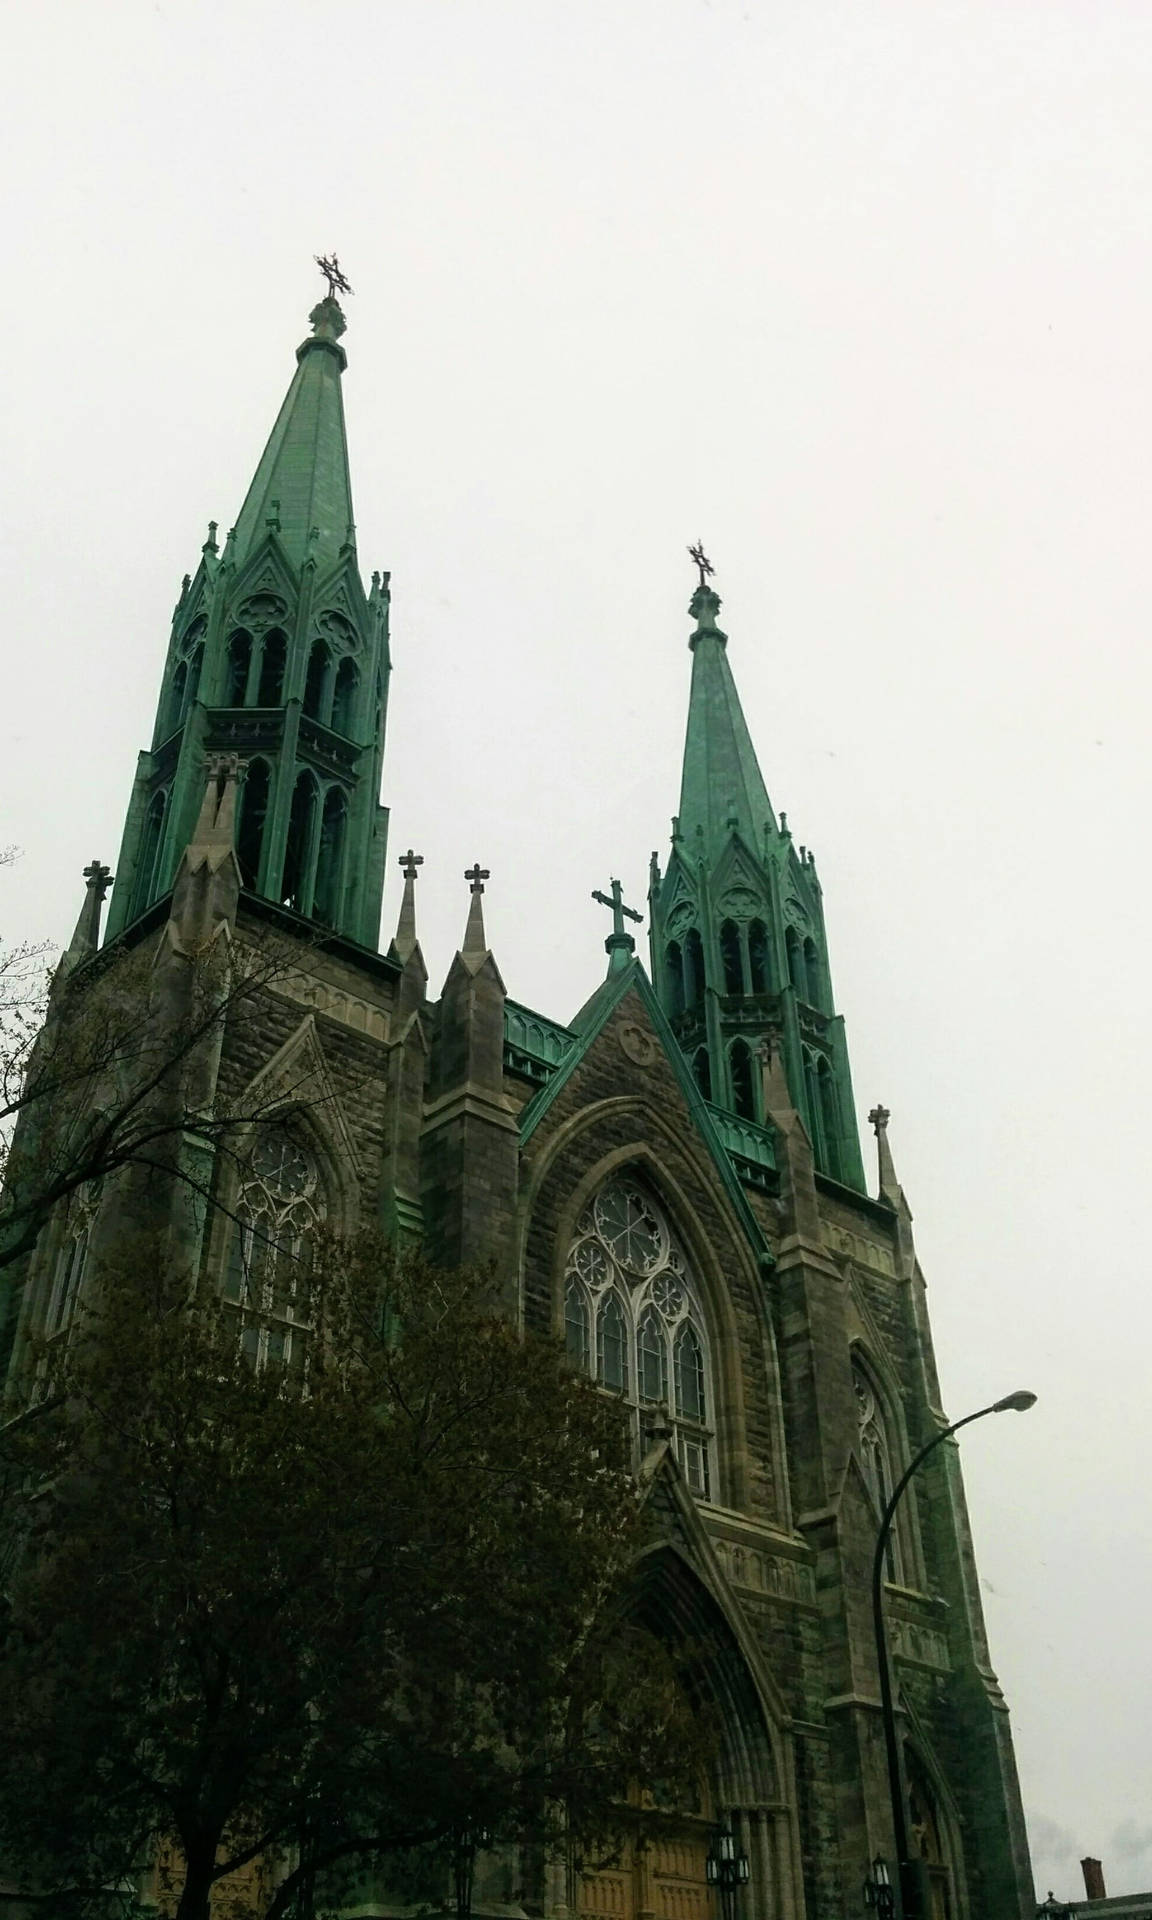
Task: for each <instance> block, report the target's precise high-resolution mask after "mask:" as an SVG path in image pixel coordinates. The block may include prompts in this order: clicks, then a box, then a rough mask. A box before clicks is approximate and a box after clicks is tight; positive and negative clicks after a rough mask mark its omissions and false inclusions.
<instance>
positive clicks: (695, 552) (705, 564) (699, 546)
mask: <svg viewBox="0 0 1152 1920" xmlns="http://www.w3.org/2000/svg"><path fill="white" fill-rule="evenodd" d="M688 551H689V553H690V554H691V555H692V558H693V560H694V561H695V562H696V565H697V566H698V567H699V569H700V585H701V586H702V587H706V586H707V585H708V575H709V574H710V573H715V571H716V569H715V567H714V566H713V565H712V562H711V560H709V558H708V555H707V554H706V553H705V551H704V542H703V540H697V542H696V545H695V546H694V547H689V549H688Z"/></svg>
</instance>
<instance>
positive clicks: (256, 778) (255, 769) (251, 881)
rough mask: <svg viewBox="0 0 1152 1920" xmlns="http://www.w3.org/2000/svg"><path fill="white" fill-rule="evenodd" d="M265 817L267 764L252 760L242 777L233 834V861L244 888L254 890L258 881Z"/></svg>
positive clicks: (266, 813) (266, 808) (266, 805)
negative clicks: (234, 857)
mask: <svg viewBox="0 0 1152 1920" xmlns="http://www.w3.org/2000/svg"><path fill="white" fill-rule="evenodd" d="M267 817H268V762H267V761H266V760H253V761H252V762H251V763H250V765H249V768H248V771H247V773H246V774H245V776H244V786H243V789H242V791H241V794H240V823H239V826H238V828H237V831H236V858H237V859H238V860H239V862H240V878H241V881H242V882H243V884H244V886H246V887H249V888H254V887H255V886H256V885H257V883H258V881H259V879H260V855H261V852H262V850H263V846H264V822H265V820H266V819H267Z"/></svg>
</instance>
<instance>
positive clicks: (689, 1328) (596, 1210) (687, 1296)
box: [564, 1177, 712, 1500]
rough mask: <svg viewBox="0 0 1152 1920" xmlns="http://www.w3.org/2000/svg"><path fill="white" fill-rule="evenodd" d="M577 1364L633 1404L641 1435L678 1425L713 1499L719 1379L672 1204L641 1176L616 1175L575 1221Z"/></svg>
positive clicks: (573, 1333)
mask: <svg viewBox="0 0 1152 1920" xmlns="http://www.w3.org/2000/svg"><path fill="white" fill-rule="evenodd" d="M564 1330H565V1343H566V1346H567V1349H568V1353H569V1355H570V1357H571V1359H572V1361H573V1364H574V1365H576V1366H579V1367H580V1368H581V1369H582V1371H584V1372H586V1373H589V1374H591V1375H592V1377H593V1378H594V1379H595V1380H596V1381H597V1382H598V1384H599V1385H600V1386H602V1387H604V1388H605V1389H606V1390H607V1391H609V1392H612V1393H616V1394H619V1395H620V1396H621V1398H622V1399H623V1400H624V1401H625V1402H626V1404H627V1405H628V1406H629V1408H630V1409H631V1417H632V1423H633V1429H634V1432H635V1434H636V1437H637V1441H638V1442H639V1440H640V1439H641V1437H642V1433H643V1430H644V1428H645V1427H646V1426H647V1425H649V1424H650V1423H651V1422H652V1419H653V1416H654V1415H661V1414H662V1415H663V1416H664V1417H665V1418H666V1419H667V1420H668V1422H669V1424H670V1425H671V1427H672V1430H673V1434H674V1438H675V1446H676V1453H677V1458H678V1459H679V1462H680V1466H681V1468H682V1470H683V1473H684V1477H685V1479H686V1480H687V1482H688V1485H689V1486H690V1487H691V1489H692V1491H693V1492H694V1493H695V1494H697V1495H699V1496H700V1498H701V1499H705V1500H706V1499H708V1498H709V1497H710V1483H711V1471H712V1462H711V1457H710V1449H711V1440H712V1428H711V1425H710V1422H711V1419H712V1406H711V1397H712V1396H711V1382H710V1369H709V1361H708V1345H707V1334H706V1331H705V1322H704V1315H703V1312H702V1310H701V1306H700V1301H699V1298H698V1294H697V1290H696V1285H695V1282H694V1280H693V1278H692V1275H691V1272H690V1269H689V1266H688V1263H687V1261H686V1259H685V1257H684V1255H683V1253H682V1251H681V1249H680V1247H679V1246H678V1245H677V1243H676V1239H675V1236H674V1234H673V1233H672V1230H671V1227H670V1226H669V1223H668V1220H667V1218H666V1216H665V1213H664V1210H663V1208H662V1207H661V1206H660V1205H659V1203H658V1202H657V1201H656V1200H655V1199H654V1197H653V1196H652V1195H651V1194H650V1193H649V1192H648V1190H647V1189H646V1188H645V1187H644V1186H643V1185H642V1184H641V1183H640V1181H638V1180H636V1179H635V1178H628V1177H623V1178H616V1179H612V1180H609V1181H608V1182H607V1183H606V1185H604V1186H603V1187H601V1188H600V1191H599V1192H598V1193H597V1194H596V1196H595V1198H594V1199H593V1201H592V1203H591V1205H590V1206H589V1207H587V1208H586V1209H585V1211H584V1212H583V1213H582V1214H581V1216H580V1218H579V1220H578V1221H577V1223H576V1231H575V1234H574V1236H573V1240H572V1244H571V1247H570V1248H569V1251H568V1259H567V1262H566V1277H565V1292H564Z"/></svg>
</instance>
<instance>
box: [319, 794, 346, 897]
mask: <svg viewBox="0 0 1152 1920" xmlns="http://www.w3.org/2000/svg"><path fill="white" fill-rule="evenodd" d="M347 823H348V801H347V799H346V798H345V796H344V793H343V791H342V790H341V788H339V787H329V789H328V792H327V794H326V795H325V797H324V811H323V814H322V815H321V819H320V850H319V853H318V854H317V857H316V885H315V887H314V889H313V899H312V912H313V915H314V917H315V918H316V919H317V920H323V921H324V922H325V924H326V925H328V926H334V925H335V923H336V920H337V917H338V914H339V909H340V896H341V893H342V891H343V886H342V882H343V878H344V873H343V868H344V830H345V827H346V826H347Z"/></svg>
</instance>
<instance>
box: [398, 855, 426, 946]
mask: <svg viewBox="0 0 1152 1920" xmlns="http://www.w3.org/2000/svg"><path fill="white" fill-rule="evenodd" d="M423 865H424V855H423V854H422V853H413V851H412V848H411V847H409V849H408V851H407V853H406V854H403V855H402V856H401V859H400V868H401V871H402V872H403V875H404V897H403V899H402V900H401V902H400V918H399V921H398V922H397V926H396V939H395V942H394V945H395V947H396V951H397V953H398V954H399V956H400V959H401V962H402V963H404V964H407V962H408V961H409V960H410V959H411V957H412V954H413V953H414V952H415V950H416V879H417V873H418V870H419V868H421V867H422V866H423Z"/></svg>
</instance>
